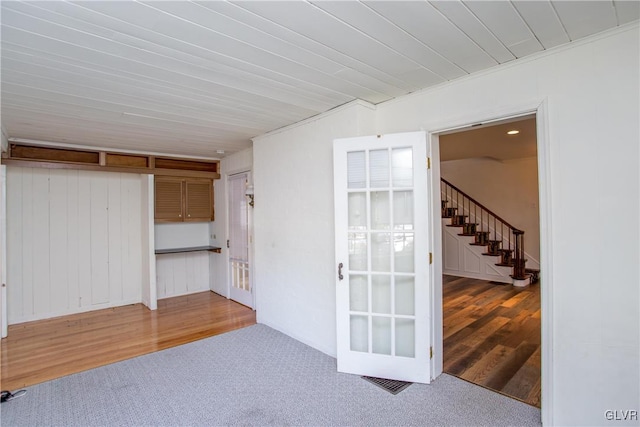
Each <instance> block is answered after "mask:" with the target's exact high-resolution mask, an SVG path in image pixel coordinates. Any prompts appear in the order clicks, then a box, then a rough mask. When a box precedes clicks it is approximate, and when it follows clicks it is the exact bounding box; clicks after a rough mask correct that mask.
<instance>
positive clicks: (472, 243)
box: [469, 242, 489, 246]
mask: <svg viewBox="0 0 640 427" xmlns="http://www.w3.org/2000/svg"><path fill="white" fill-rule="evenodd" d="M469 244H470V245H471V246H487V245H489V244H488V243H476V242H471V243H469Z"/></svg>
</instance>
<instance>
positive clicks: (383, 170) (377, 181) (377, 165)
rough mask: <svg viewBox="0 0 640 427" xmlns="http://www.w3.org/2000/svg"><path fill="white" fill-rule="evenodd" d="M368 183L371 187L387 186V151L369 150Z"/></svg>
mask: <svg viewBox="0 0 640 427" xmlns="http://www.w3.org/2000/svg"><path fill="white" fill-rule="evenodd" d="M369 180H370V182H369V185H370V187H373V188H379V187H388V186H389V151H387V150H372V151H370V152H369Z"/></svg>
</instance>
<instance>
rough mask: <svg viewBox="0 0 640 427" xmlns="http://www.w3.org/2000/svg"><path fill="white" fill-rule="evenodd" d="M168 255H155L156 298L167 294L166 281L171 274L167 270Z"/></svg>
mask: <svg viewBox="0 0 640 427" xmlns="http://www.w3.org/2000/svg"><path fill="white" fill-rule="evenodd" d="M168 257H169V255H160V256H157V257H156V273H157V279H156V287H157V288H156V289H157V294H158V298H164V296H165V295H167V281H168V280H169V275H170V274H171V271H170V270H169V266H170V264H169V263H168V262H167V260H166V258H168Z"/></svg>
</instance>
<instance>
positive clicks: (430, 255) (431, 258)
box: [429, 252, 433, 264]
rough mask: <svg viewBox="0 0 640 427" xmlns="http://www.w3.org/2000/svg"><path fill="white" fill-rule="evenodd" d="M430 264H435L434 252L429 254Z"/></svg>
mask: <svg viewBox="0 0 640 427" xmlns="http://www.w3.org/2000/svg"><path fill="white" fill-rule="evenodd" d="M429 264H433V252H429Z"/></svg>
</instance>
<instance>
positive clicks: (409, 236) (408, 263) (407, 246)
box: [393, 233, 414, 273]
mask: <svg viewBox="0 0 640 427" xmlns="http://www.w3.org/2000/svg"><path fill="white" fill-rule="evenodd" d="M393 253H394V257H395V271H397V272H402V273H413V260H414V256H413V233H396V234H394V241H393Z"/></svg>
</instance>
